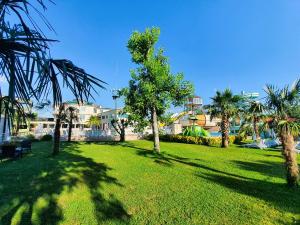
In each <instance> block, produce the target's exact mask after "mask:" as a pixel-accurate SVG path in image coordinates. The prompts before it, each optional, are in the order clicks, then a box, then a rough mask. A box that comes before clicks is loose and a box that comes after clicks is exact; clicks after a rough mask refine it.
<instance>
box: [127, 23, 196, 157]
mask: <svg viewBox="0 0 300 225" xmlns="http://www.w3.org/2000/svg"><path fill="white" fill-rule="evenodd" d="M159 35H160V29H159V28H152V29H146V31H145V32H138V31H135V32H134V33H133V34H132V35H131V37H130V39H129V41H128V45H127V48H128V50H129V52H130V54H131V58H132V61H133V62H134V63H136V64H137V68H136V69H135V70H132V71H131V80H130V81H129V87H128V88H125V89H123V90H122V91H121V93H122V94H123V95H124V96H125V111H126V112H127V113H129V116H130V120H131V121H135V122H136V123H135V124H136V127H137V128H139V129H142V128H144V127H145V126H146V125H148V124H149V123H148V121H149V120H150V123H151V127H152V131H153V137H154V139H153V141H154V150H155V151H156V152H158V153H159V152H160V144H159V131H158V119H159V117H160V116H161V115H163V114H164V113H165V111H166V109H168V108H169V107H170V105H171V104H173V105H175V106H178V105H181V104H183V102H184V100H185V99H186V98H187V97H188V96H190V95H191V93H192V92H193V85H192V84H191V83H190V82H188V81H184V80H183V74H182V73H180V74H176V75H173V74H171V72H170V66H169V63H168V60H167V58H166V57H165V56H164V55H163V50H162V49H158V50H156V49H155V44H156V43H157V41H158V38H159Z"/></svg>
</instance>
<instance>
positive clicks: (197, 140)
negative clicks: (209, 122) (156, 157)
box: [146, 134, 242, 147]
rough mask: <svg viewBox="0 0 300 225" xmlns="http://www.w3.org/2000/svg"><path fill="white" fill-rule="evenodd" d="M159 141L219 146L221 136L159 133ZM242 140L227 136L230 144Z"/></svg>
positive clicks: (151, 136)
mask: <svg viewBox="0 0 300 225" xmlns="http://www.w3.org/2000/svg"><path fill="white" fill-rule="evenodd" d="M159 138H160V140H161V141H165V142H177V143H186V144H197V145H206V146H214V147H216V146H221V143H222V138H221V137H192V136H183V135H169V134H165V135H160V136H159ZM146 139H147V140H152V139H153V135H148V136H147V137H146ZM241 141H242V138H241V137H239V136H229V143H230V144H233V143H235V144H239V143H240V142H241Z"/></svg>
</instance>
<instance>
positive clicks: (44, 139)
mask: <svg viewBox="0 0 300 225" xmlns="http://www.w3.org/2000/svg"><path fill="white" fill-rule="evenodd" d="M52 139H53V137H52V135H50V134H45V135H44V136H43V137H42V138H41V141H52Z"/></svg>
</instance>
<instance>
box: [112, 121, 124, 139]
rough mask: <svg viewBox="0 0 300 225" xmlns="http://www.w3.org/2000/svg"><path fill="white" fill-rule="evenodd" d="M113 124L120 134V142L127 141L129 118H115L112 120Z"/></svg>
mask: <svg viewBox="0 0 300 225" xmlns="http://www.w3.org/2000/svg"><path fill="white" fill-rule="evenodd" d="M111 125H112V126H113V128H114V129H115V131H116V132H117V133H118V134H119V135H120V142H124V141H125V135H126V133H125V129H126V127H127V126H128V122H127V120H125V119H124V118H121V119H113V120H112V121H111Z"/></svg>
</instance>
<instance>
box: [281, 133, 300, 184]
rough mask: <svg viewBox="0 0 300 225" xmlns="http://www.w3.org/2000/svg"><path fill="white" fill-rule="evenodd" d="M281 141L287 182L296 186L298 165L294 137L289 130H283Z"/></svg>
mask: <svg viewBox="0 0 300 225" xmlns="http://www.w3.org/2000/svg"><path fill="white" fill-rule="evenodd" d="M281 141H282V146H283V156H284V158H285V167H286V173H287V174H286V175H287V176H286V179H287V184H288V186H290V187H296V186H298V181H299V167H298V162H297V153H296V151H295V142H294V137H293V135H292V134H291V133H290V132H286V131H284V132H283V134H282V135H281Z"/></svg>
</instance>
